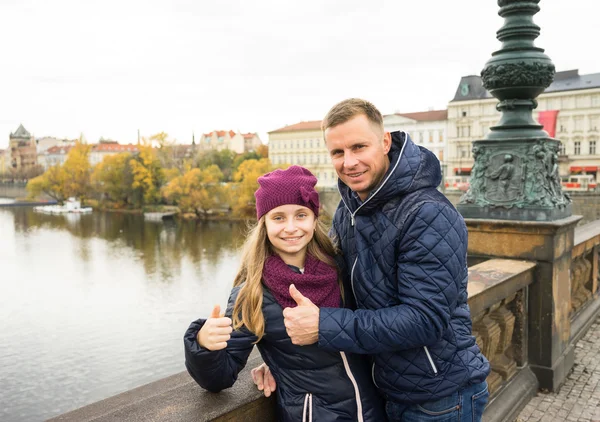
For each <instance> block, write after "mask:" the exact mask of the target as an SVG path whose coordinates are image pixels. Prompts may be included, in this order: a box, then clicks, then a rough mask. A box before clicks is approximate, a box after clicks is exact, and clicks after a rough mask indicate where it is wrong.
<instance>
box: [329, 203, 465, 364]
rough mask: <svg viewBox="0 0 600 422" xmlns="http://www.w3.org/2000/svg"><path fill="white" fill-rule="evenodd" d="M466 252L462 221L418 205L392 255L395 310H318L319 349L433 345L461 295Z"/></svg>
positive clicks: (434, 206) (440, 208)
mask: <svg viewBox="0 0 600 422" xmlns="http://www.w3.org/2000/svg"><path fill="white" fill-rule="evenodd" d="M466 251H467V230H466V226H465V224H464V220H463V218H462V216H461V215H460V214H459V213H458V212H457V211H456V210H455V209H454V208H453V207H450V206H448V205H445V204H439V203H426V204H424V205H422V206H421V207H420V208H419V209H418V210H417V211H416V213H415V215H414V217H412V218H408V219H407V220H406V224H405V234H404V235H403V236H401V242H400V244H399V245H398V247H397V250H396V274H397V275H396V282H397V289H398V298H397V302H398V303H399V304H398V305H396V306H391V307H387V308H382V309H376V310H368V309H358V310H356V311H351V310H348V309H332V308H321V310H320V318H319V346H321V347H323V348H326V349H329V350H338V351H347V352H353V353H364V354H375V353H381V352H391V351H397V350H404V349H410V348H415V347H422V346H430V345H433V344H435V343H436V342H438V341H439V340H440V339H441V337H442V335H443V333H444V331H445V330H446V328H447V327H448V325H449V323H450V317H451V315H452V313H453V312H454V310H455V308H456V306H457V303H458V298H459V294H461V293H463V294H465V295H466V287H465V286H466V283H464V281H465V278H466V277H467V267H466ZM373 284H375V281H373Z"/></svg>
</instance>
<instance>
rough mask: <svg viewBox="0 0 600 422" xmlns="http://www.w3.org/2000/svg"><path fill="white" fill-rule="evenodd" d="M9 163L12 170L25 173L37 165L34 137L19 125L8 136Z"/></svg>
mask: <svg viewBox="0 0 600 422" xmlns="http://www.w3.org/2000/svg"><path fill="white" fill-rule="evenodd" d="M9 149H10V164H9V167H10V168H11V171H12V172H19V173H21V174H25V173H26V172H28V171H32V170H34V169H35V167H36V166H37V150H36V143H35V138H34V137H33V136H32V135H31V134H30V133H29V132H28V131H27V130H26V129H25V128H24V127H23V125H19V127H18V128H17V130H16V131H15V133H11V134H10V136H9Z"/></svg>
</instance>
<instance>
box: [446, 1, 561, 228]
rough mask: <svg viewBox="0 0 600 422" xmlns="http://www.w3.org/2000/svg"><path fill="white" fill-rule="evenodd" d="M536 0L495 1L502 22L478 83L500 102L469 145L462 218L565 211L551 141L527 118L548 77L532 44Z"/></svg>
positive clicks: (542, 217)
mask: <svg viewBox="0 0 600 422" xmlns="http://www.w3.org/2000/svg"><path fill="white" fill-rule="evenodd" d="M539 1H540V0H498V6H500V11H499V12H498V14H499V15H500V16H502V17H503V18H504V19H505V21H504V25H503V26H502V28H500V30H498V32H497V38H498V40H499V41H501V42H502V48H501V49H500V50H498V51H496V52H494V53H493V54H492V58H491V59H490V60H489V61H488V62H487V63H486V65H485V67H484V68H483V70H482V71H481V78H482V80H483V86H484V87H485V88H486V89H487V90H488V91H489V92H490V93H491V94H492V95H493V96H494V97H496V98H497V99H498V100H499V101H500V102H499V103H498V105H497V106H496V108H497V109H498V111H500V112H502V117H501V119H500V122H499V123H498V125H497V126H493V127H491V128H490V129H491V131H490V133H489V134H488V136H487V137H486V138H485V139H484V140H480V141H475V142H474V143H473V157H474V159H475V163H474V165H473V169H472V171H471V180H470V187H469V190H468V191H467V192H466V193H465V194H464V195H463V196H462V197H461V199H460V202H459V204H458V210H459V211H460V212H461V214H462V215H463V216H464V217H467V218H491V219H502V220H530V221H531V220H533V221H551V220H557V219H561V218H565V217H568V216H570V215H571V200H570V199H569V197H568V196H566V195H565V194H564V193H563V192H562V188H561V184H560V177H559V175H558V141H557V140H556V139H552V138H550V137H549V136H548V133H547V132H546V131H544V130H543V127H542V125H540V124H539V123H537V122H536V121H535V120H534V119H533V115H532V110H533V109H535V108H536V107H537V101H536V100H535V98H536V97H537V96H538V95H540V94H541V93H542V92H543V91H544V89H546V88H547V87H548V86H549V85H550V84H551V83H552V80H553V78H554V73H555V69H554V64H553V63H552V61H551V60H550V58H549V57H548V56H547V55H545V54H544V50H543V49H542V48H539V47H536V46H535V45H534V40H535V39H536V38H537V37H538V36H539V35H540V27H539V26H537V25H536V24H535V23H533V15H535V14H536V13H537V12H539V10H540V8H539V6H538V3H539Z"/></svg>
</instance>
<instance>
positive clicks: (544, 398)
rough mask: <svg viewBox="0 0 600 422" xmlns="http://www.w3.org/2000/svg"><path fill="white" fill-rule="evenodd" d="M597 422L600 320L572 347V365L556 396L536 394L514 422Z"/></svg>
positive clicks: (599, 372)
mask: <svg viewBox="0 0 600 422" xmlns="http://www.w3.org/2000/svg"><path fill="white" fill-rule="evenodd" d="M538 421H539V422H559V421H560V422H564V421H567V422H584V421H585V422H600V318H598V319H596V322H594V324H593V325H592V326H591V328H590V329H589V331H588V332H587V333H586V335H585V337H583V338H582V339H581V340H580V341H579V343H577V346H576V348H575V366H574V368H573V372H572V373H571V374H570V375H569V376H568V378H567V380H566V381H565V383H564V384H563V385H562V387H561V388H560V390H559V391H558V392H557V393H548V394H544V393H541V392H539V393H538V394H537V396H536V397H534V398H533V399H531V401H530V402H529V403H528V404H527V406H525V408H524V409H523V410H522V411H521V413H520V414H519V417H518V418H517V420H516V422H538Z"/></svg>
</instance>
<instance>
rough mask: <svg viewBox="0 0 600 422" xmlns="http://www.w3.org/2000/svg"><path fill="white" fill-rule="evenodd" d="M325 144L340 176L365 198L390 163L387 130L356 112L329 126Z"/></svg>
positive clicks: (381, 177)
mask: <svg viewBox="0 0 600 422" xmlns="http://www.w3.org/2000/svg"><path fill="white" fill-rule="evenodd" d="M325 143H326V144H327V149H328V150H329V156H330V157H331V162H332V163H333V166H334V167H335V171H336V172H337V174H338V176H339V178H340V179H342V182H344V183H345V184H346V185H347V186H348V187H349V188H350V189H352V190H353V191H354V192H356V193H357V194H358V196H359V198H360V199H361V200H363V201H364V200H365V199H366V198H367V197H368V196H369V193H371V191H372V190H373V189H375V187H376V186H377V185H378V184H379V182H381V180H382V179H383V176H384V175H385V172H386V171H387V169H388V167H389V166H390V160H389V158H388V156H387V153H388V152H389V150H390V147H391V145H392V138H391V136H390V133H389V132H382V131H381V129H379V128H377V127H376V126H375V125H374V124H373V123H371V122H370V121H369V119H368V118H367V116H365V115H364V114H359V115H358V116H355V117H353V118H352V119H350V120H348V121H347V122H345V123H342V124H340V125H337V126H334V127H330V128H328V129H327V130H326V131H325Z"/></svg>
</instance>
